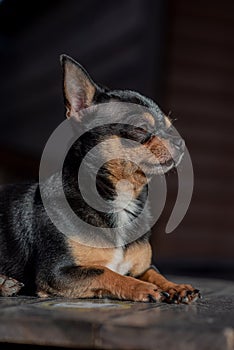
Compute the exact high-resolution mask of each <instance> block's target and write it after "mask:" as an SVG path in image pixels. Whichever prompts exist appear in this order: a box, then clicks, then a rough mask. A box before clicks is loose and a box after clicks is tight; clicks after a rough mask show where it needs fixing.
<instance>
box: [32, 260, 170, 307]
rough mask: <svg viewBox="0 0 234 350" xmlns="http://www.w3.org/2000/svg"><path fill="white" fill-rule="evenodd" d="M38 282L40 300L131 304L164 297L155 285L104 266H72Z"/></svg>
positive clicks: (159, 299) (158, 299)
mask: <svg viewBox="0 0 234 350" xmlns="http://www.w3.org/2000/svg"><path fill="white" fill-rule="evenodd" d="M43 280H44V279H43V278H39V279H38V285H39V288H38V295H39V296H44V297H45V296H48V295H54V296H64V297H68V298H93V297H99V298H102V297H111V298H114V299H121V300H131V301H144V302H148V301H161V300H162V299H163V298H164V297H163V295H162V294H161V293H160V291H158V289H157V287H156V286H155V285H154V284H151V283H148V282H144V281H139V280H138V279H135V278H133V277H128V276H122V275H119V274H118V273H115V272H113V271H112V270H110V269H108V268H106V267H102V266H90V267H81V266H71V267H65V268H62V269H60V270H59V272H58V273H57V274H56V275H54V276H53V277H51V276H50V281H49V282H46V283H41V282H40V281H43Z"/></svg>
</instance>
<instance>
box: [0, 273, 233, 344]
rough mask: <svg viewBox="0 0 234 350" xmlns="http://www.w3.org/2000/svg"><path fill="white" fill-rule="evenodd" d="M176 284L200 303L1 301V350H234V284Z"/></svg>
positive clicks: (200, 281) (210, 281)
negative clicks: (36, 348)
mask: <svg viewBox="0 0 234 350" xmlns="http://www.w3.org/2000/svg"><path fill="white" fill-rule="evenodd" d="M172 279H173V278H172ZM174 280H176V281H178V282H180V281H183V282H192V284H193V285H194V286H196V287H197V288H200V290H201V291H202V294H203V299H201V300H198V301H197V302H195V303H194V304H193V305H168V304H164V303H163V304H147V303H130V302H118V301H110V300H104V301H102V300H101V301H99V300H96V301H94V300H65V299H61V298H60V299H58V298H52V299H37V298H29V297H15V298H0V308H1V313H0V348H2V349H4V346H5V348H6V347H7V343H13V344H15V345H14V347H15V348H16V349H17V348H20V349H21V348H22V346H21V347H20V345H16V344H31V346H30V349H32V345H47V346H56V347H68V348H88V349H93V348H100V349H135V350H138V349H147V350H148V349H154V350H157V349H166V350H169V349H170V350H171V349H176V350H182V349H186V350H190V349H191V350H195V349H199V350H203V349H204V350H205V349H212V350H216V349H219V350H234V282H230V281H221V280H215V279H202V278H200V279H192V278H186V277H184V278H183V279H181V278H177V277H176V278H175V277H174ZM3 345H4V346H3ZM26 349H27V347H26Z"/></svg>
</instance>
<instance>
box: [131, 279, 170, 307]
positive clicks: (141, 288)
mask: <svg viewBox="0 0 234 350" xmlns="http://www.w3.org/2000/svg"><path fill="white" fill-rule="evenodd" d="M129 294H130V298H129V297H127V298H129V299H130V300H132V301H143V302H158V301H162V300H164V299H165V296H164V294H163V293H161V291H159V290H158V288H157V286H155V285H154V284H151V283H147V282H138V283H136V284H134V285H133V286H131V288H130V291H129Z"/></svg>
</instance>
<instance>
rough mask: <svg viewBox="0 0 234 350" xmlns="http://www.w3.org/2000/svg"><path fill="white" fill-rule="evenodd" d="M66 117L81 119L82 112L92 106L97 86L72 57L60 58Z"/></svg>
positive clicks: (64, 56)
mask: <svg viewBox="0 0 234 350" xmlns="http://www.w3.org/2000/svg"><path fill="white" fill-rule="evenodd" d="M60 62H61V65H62V68H63V93H64V102H65V106H66V109H67V112H66V116H67V118H70V117H71V116H74V117H75V118H76V119H78V120H79V119H80V111H81V110H82V109H84V108H87V107H89V106H90V105H91V104H92V101H93V98H94V95H95V92H96V89H97V86H96V84H95V83H94V82H93V81H92V79H91V78H90V76H89V74H88V73H87V72H86V70H85V69H84V68H83V67H82V66H81V65H80V64H79V63H77V62H76V61H74V60H73V59H72V58H71V57H69V56H67V55H61V56H60Z"/></svg>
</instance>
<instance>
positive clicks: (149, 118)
mask: <svg viewBox="0 0 234 350" xmlns="http://www.w3.org/2000/svg"><path fill="white" fill-rule="evenodd" d="M143 117H144V118H145V119H146V120H147V121H148V122H149V124H150V125H151V126H154V125H155V120H154V117H153V116H152V115H151V114H150V113H147V112H146V113H144V114H143Z"/></svg>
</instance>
